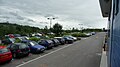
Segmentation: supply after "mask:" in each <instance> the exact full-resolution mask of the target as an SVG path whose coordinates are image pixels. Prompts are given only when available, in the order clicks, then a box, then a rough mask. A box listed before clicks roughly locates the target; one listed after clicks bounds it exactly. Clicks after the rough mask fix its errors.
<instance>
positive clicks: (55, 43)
mask: <svg viewBox="0 0 120 67" xmlns="http://www.w3.org/2000/svg"><path fill="white" fill-rule="evenodd" d="M52 41H53V44H54V46H58V45H60V42H59V41H58V40H57V39H52Z"/></svg>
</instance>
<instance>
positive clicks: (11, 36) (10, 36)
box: [6, 34, 15, 38]
mask: <svg viewBox="0 0 120 67" xmlns="http://www.w3.org/2000/svg"><path fill="white" fill-rule="evenodd" d="M6 37H9V38H15V36H14V35H13V34H8V35H6Z"/></svg>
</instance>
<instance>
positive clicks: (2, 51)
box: [0, 46, 12, 63]
mask: <svg viewBox="0 0 120 67" xmlns="http://www.w3.org/2000/svg"><path fill="white" fill-rule="evenodd" d="M11 60H12V53H11V52H10V50H8V49H7V48H6V46H0V63H4V62H6V61H11Z"/></svg>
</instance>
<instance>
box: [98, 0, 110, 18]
mask: <svg viewBox="0 0 120 67" xmlns="http://www.w3.org/2000/svg"><path fill="white" fill-rule="evenodd" d="M99 2H100V7H101V12H102V15H103V17H108V16H109V14H110V10H111V3H112V0H99Z"/></svg>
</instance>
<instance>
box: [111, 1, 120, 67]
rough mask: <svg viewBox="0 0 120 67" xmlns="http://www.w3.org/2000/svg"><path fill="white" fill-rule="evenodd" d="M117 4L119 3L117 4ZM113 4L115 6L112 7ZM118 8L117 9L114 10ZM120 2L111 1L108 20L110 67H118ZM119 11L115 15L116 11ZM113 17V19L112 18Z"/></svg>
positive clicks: (119, 60) (119, 54) (119, 59)
mask: <svg viewBox="0 0 120 67" xmlns="http://www.w3.org/2000/svg"><path fill="white" fill-rule="evenodd" d="M118 2H119V3H118ZM113 4H115V5H113ZM116 6H119V8H116ZM119 9H120V1H119V0H113V1H112V12H111V15H112V16H111V20H110V27H111V28H110V29H111V31H110V34H111V35H110V38H111V39H110V42H111V43H110V44H109V49H110V50H109V64H110V66H111V67H120V10H119ZM117 10H119V12H118V14H117V15H116V14H115V13H116V11H117ZM113 17H114V18H113Z"/></svg>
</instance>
